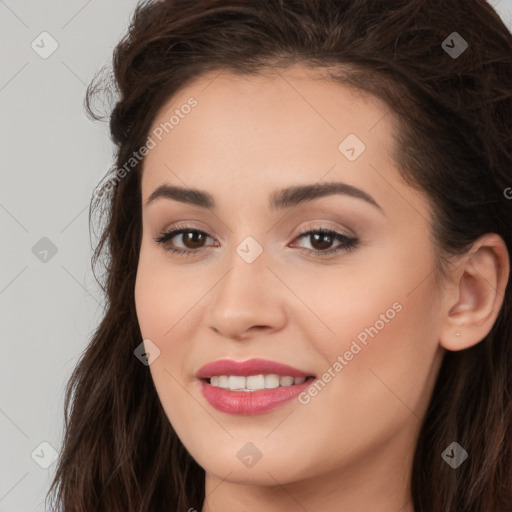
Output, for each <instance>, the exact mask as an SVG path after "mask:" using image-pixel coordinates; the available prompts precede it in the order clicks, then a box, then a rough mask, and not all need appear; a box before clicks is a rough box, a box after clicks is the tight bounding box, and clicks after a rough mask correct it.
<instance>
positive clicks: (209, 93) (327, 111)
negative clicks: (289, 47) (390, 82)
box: [144, 65, 394, 170]
mask: <svg viewBox="0 0 512 512" xmlns="http://www.w3.org/2000/svg"><path fill="white" fill-rule="evenodd" d="M190 105H193V106H190ZM377 127H378V129H376V128H377ZM393 130H394V119H393V116H392V115H389V109H388V108H387V106H386V105H385V104H384V103H383V102H382V101H381V100H379V99H377V98H375V97H373V96H371V95H367V94H364V93H361V92H360V91H357V90H355V89H353V88H348V87H347V86H344V85H341V84H339V83H335V82H333V81H332V80H327V79H326V75H325V72H324V73H321V72H319V71H317V70H311V69H309V68H306V67H303V66H299V65H296V66H293V67H291V68H289V69H286V70H272V71H269V72H267V73H263V74H262V75H235V74H233V73H230V72H227V71H225V70H222V71H216V72H209V73H206V74H204V75H201V76H199V77H197V78H196V79H195V80H193V81H192V82H191V83H189V84H188V85H186V86H185V87H184V88H182V89H181V90H180V91H178V92H177V93H176V94H175V95H173V97H172V98H170V99H169V100H168V101H167V102H166V104H165V105H164V106H163V107H162V108H161V109H160V111H159V113H158V115H157V116H156V117H155V119H154V120H153V123H152V126H151V129H150V134H151V135H152V136H153V139H154V140H155V143H156V146H157V147H156V148H155V149H152V150H151V151H150V152H149V154H148V155H147V157H146V158H145V164H144V167H148V166H149V164H155V163H159V164H160V166H161V164H162V162H163V161H167V163H168V164H169V163H170V161H169V160H171V161H175V162H177V160H181V158H178V154H182V153H183V151H182V149H184V148H187V149H190V148H191V147H194V148H195V150H194V151H188V155H187V160H188V161H191V160H203V159H204V157H206V156H207V158H209V159H211V158H214V159H215V160H216V161H219V160H224V161H233V157H234V154H235V153H236V154H237V155H238V159H239V157H240V156H241V155H242V154H243V155H245V158H246V160H247V159H249V158H251V162H253V163H255V162H256V161H259V162H260V163H261V161H262V160H265V159H269V158H272V159H273V161H274V162H276V164H277V161H279V160H282V159H285V158H286V159H287V160H288V162H289V161H290V159H292V160H293V159H294V158H298V159H302V160H303V159H304V158H306V159H309V158H308V155H309V156H310V157H313V159H314V158H316V157H318V154H319V153H322V154H323V155H334V156H336V157H338V156H339V151H340V149H339V144H340V143H341V142H342V141H344V140H345V139H346V138H347V137H348V136H349V135H352V137H351V138H350V139H349V142H350V141H356V140H357V138H358V139H359V140H361V142H362V143H363V144H364V146H365V150H366V149H372V150H377V149H379V150H380V151H381V152H382V151H384V152H386V153H387V152H388V151H389V149H390V147H391V145H392V143H393V138H392V134H393ZM354 135H355V137H353V136H354ZM361 147H362V145H361V144H360V148H359V150H361ZM171 149H172V151H171ZM356 149H357V148H356ZM181 156H183V155H181ZM255 159H256V160H255ZM241 163H242V164H243V162H241ZM242 167H246V165H242ZM240 170H241V169H240Z"/></svg>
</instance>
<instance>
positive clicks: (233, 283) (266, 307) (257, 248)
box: [208, 237, 286, 337]
mask: <svg viewBox="0 0 512 512" xmlns="http://www.w3.org/2000/svg"><path fill="white" fill-rule="evenodd" d="M268 256H269V253H268V252H267V251H265V249H264V248H263V246H262V245H261V244H260V243H259V242H257V241H256V240H255V238H252V237H246V238H244V239H242V242H240V243H239V244H238V246H236V247H234V248H233V253H232V254H231V256H230V257H229V258H227V265H226V266H227V270H226V272H225V273H224V274H223V277H222V278H221V279H220V281H219V282H218V283H217V285H216V286H215V289H214V290H212V292H213V293H212V295H211V303H210V304H209V316H208V322H209V324H210V327H212V328H214V330H216V331H217V332H221V333H223V334H224V335H226V336H230V337H241V336H243V333H244V332H245V331H247V330H248V329H251V328H252V327H256V326H257V327H259V328H262V327H267V328H270V329H276V328H278V327H280V326H282V324H283V322H284V321H285V316H286V315H285V312H284V308H283V304H282V303H281V302H280V297H281V294H280V293H279V291H278V290H277V289H276V287H277V288H278V287H279V286H278V284H279V283H278V280H276V278H275V276H273V274H272V272H270V270H269V269H268V268H267V265H268V264H269V263H270V262H269V261H268Z"/></svg>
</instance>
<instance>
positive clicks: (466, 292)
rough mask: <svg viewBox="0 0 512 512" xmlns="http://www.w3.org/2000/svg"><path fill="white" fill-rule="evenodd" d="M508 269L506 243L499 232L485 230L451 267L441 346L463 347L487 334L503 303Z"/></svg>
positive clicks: (453, 348) (475, 342)
mask: <svg viewBox="0 0 512 512" xmlns="http://www.w3.org/2000/svg"><path fill="white" fill-rule="evenodd" d="M509 272H510V261H509V254H508V251H507V246H506V244H505V242H504V241H503V239H502V238H501V237H500V236H499V235H497V234H495V233H487V234H485V235H483V236H481V237H480V238H478V240H476V241H475V242H474V244H473V246H472V248H471V249H470V250H469V251H468V252H467V253H466V254H464V256H462V257H461V258H460V259H459V260H458V262H457V265H456V268H455V269H454V270H452V271H450V278H449V279H450V281H451V286H450V289H449V291H448V292H446V296H445V301H446V307H445V310H446V312H445V316H444V318H443V320H442V324H441V330H440V344H441V346H442V347H444V348H445V349H447V350H452V351H457V350H463V349H465V348H469V347H472V346H473V345H476V344H477V343H479V342H480V341H482V340H483V339H484V338H485V337H486V336H487V334H489V332H490V331H491V329H492V326H493V325H494V323H495V321H496V318H497V317H498V313H499V311H500V308H501V305H502V304H503V300H504V296H505V289H506V287H507V282H508V278H509ZM457 333H459V334H457Z"/></svg>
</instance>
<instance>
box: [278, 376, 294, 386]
mask: <svg viewBox="0 0 512 512" xmlns="http://www.w3.org/2000/svg"><path fill="white" fill-rule="evenodd" d="M279 385H280V386H293V377H281V378H280V379H279Z"/></svg>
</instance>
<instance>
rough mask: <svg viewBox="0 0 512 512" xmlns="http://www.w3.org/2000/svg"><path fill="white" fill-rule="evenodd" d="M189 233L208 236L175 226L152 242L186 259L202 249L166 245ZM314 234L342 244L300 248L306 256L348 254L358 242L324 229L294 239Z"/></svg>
mask: <svg viewBox="0 0 512 512" xmlns="http://www.w3.org/2000/svg"><path fill="white" fill-rule="evenodd" d="M191 232H194V233H201V234H202V235H206V236H210V235H209V234H208V233H205V232H204V231H202V230H200V229H195V228H192V227H187V226H183V227H182V226H177V227H176V228H175V229H172V230H171V231H167V232H162V233H160V234H159V235H158V236H156V237H155V238H154V240H155V242H157V243H158V244H160V245H162V246H163V247H164V249H165V250H166V251H168V252H170V253H172V254H182V255H186V256H187V257H188V256H189V255H190V254H192V253H197V252H199V251H201V250H202V249H204V248H200V249H196V250H194V249H177V248H174V247H170V246H169V244H167V242H168V241H169V240H171V239H172V238H174V237H175V236H176V235H179V234H183V233H191ZM316 233H322V234H326V235H331V236H332V237H333V238H334V241H338V242H342V244H341V245H340V246H338V247H335V248H333V249H327V250H325V251H320V250H318V249H304V248H302V250H304V251H306V254H307V255H308V256H309V255H312V254H314V255H318V256H321V257H322V256H326V255H330V254H333V253H338V252H350V251H352V250H354V249H355V248H356V247H357V246H358V243H359V240H358V239H357V238H354V237H349V236H347V235H344V234H343V233H339V232H338V231H334V230H332V229H326V228H318V229H303V230H301V231H300V232H299V234H298V235H297V237H296V239H297V238H306V237H307V235H312V234H316ZM210 238H212V237H210Z"/></svg>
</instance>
